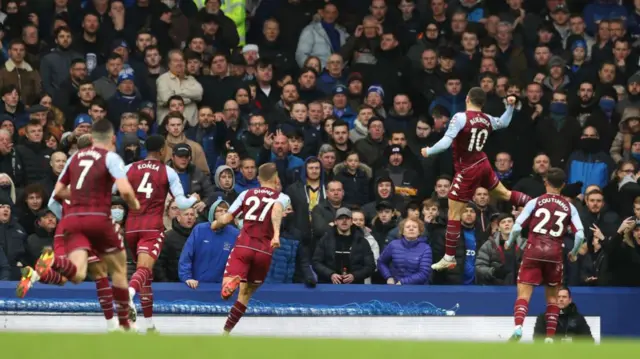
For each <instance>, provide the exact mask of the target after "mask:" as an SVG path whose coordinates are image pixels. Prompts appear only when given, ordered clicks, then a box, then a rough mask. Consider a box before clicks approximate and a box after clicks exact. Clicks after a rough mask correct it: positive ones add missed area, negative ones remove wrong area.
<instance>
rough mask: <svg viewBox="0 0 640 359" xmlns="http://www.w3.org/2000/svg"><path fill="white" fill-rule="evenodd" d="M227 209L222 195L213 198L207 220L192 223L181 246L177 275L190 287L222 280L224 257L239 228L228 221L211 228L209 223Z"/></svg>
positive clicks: (231, 245) (229, 249)
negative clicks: (195, 223)
mask: <svg viewBox="0 0 640 359" xmlns="http://www.w3.org/2000/svg"><path fill="white" fill-rule="evenodd" d="M228 209H229V203H227V202H225V201H224V200H222V199H218V200H217V201H215V202H214V203H213V205H211V208H210V209H209V216H208V218H207V219H208V222H205V223H200V224H198V225H197V226H195V227H194V228H193V230H192V231H191V235H189V238H187V242H186V243H185V245H184V247H183V248H182V253H181V254H180V261H179V263H178V276H179V277H180V281H181V282H183V283H186V284H187V286H188V287H189V288H192V289H197V288H198V285H199V284H200V283H221V282H222V277H223V274H224V270H225V267H226V265H227V259H228V258H229V254H230V253H231V249H232V248H233V246H234V245H235V242H236V238H237V237H238V234H240V231H239V230H238V229H237V228H236V227H235V226H233V225H231V224H230V225H227V226H225V227H224V228H222V229H219V230H217V231H212V230H211V223H212V222H213V221H214V219H218V217H220V216H222V215H223V214H225V213H226V212H227V210H228Z"/></svg>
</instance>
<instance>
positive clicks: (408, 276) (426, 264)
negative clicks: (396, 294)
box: [378, 219, 432, 285]
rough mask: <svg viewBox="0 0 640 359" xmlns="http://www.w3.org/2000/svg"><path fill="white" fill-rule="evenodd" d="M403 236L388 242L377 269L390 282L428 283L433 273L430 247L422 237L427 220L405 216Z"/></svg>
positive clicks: (401, 232) (401, 224) (401, 233)
mask: <svg viewBox="0 0 640 359" xmlns="http://www.w3.org/2000/svg"><path fill="white" fill-rule="evenodd" d="M398 227H399V228H400V236H401V238H400V239H396V240H393V241H392V242H391V243H389V244H388V245H387V246H386V247H385V249H384V251H383V252H382V254H380V258H379V259H378V271H379V272H380V274H381V275H382V277H383V278H384V279H385V280H386V281H387V284H395V285H408V284H414V285H415V284H427V283H429V278H430V277H431V263H432V258H431V247H430V246H429V245H428V244H427V242H426V241H425V238H421V237H420V235H421V234H422V233H424V223H422V222H420V221H415V220H411V219H405V220H404V221H402V222H401V223H400V225H399V226H398Z"/></svg>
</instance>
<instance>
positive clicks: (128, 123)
mask: <svg viewBox="0 0 640 359" xmlns="http://www.w3.org/2000/svg"><path fill="white" fill-rule="evenodd" d="M80 116H87V115H84V114H82V115H79V116H78V118H79V117H80ZM90 119H91V118H89V120H90ZM76 121H77V119H76ZM139 123H140V120H139V119H138V115H137V114H135V113H125V114H123V116H122V117H121V118H120V129H119V130H118V133H116V149H117V151H118V153H124V152H125V148H124V144H123V143H124V141H123V139H124V137H125V135H127V134H134V135H135V136H136V138H137V139H138V149H139V151H140V156H139V158H146V157H147V149H146V147H145V146H144V143H145V141H146V140H147V133H146V132H144V131H143V130H141V129H140V128H139V127H138V125H139Z"/></svg>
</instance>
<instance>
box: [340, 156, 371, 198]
mask: <svg viewBox="0 0 640 359" xmlns="http://www.w3.org/2000/svg"><path fill="white" fill-rule="evenodd" d="M333 173H334V174H335V177H334V178H335V180H336V181H340V182H341V183H342V186H343V188H344V203H345V204H346V205H347V206H353V205H358V206H363V205H364V204H366V203H369V201H370V200H371V194H370V189H371V177H372V170H371V168H370V167H369V166H367V165H365V164H364V163H361V162H360V156H359V155H358V153H356V152H350V153H349V154H348V155H347V159H346V160H345V161H344V162H343V163H340V164H338V165H336V166H335V167H334V168H333Z"/></svg>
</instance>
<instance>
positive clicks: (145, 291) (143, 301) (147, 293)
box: [140, 277, 153, 319]
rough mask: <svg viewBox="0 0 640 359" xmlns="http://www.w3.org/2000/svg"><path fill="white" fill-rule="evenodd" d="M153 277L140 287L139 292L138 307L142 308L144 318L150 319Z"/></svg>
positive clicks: (151, 314)
mask: <svg viewBox="0 0 640 359" xmlns="http://www.w3.org/2000/svg"><path fill="white" fill-rule="evenodd" d="M152 280H153V277H149V278H148V279H147V282H146V283H145V284H144V286H142V291H140V305H141V306H142V313H143V314H144V317H145V318H149V319H150V318H151V317H152V316H153V289H151V281H152Z"/></svg>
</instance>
